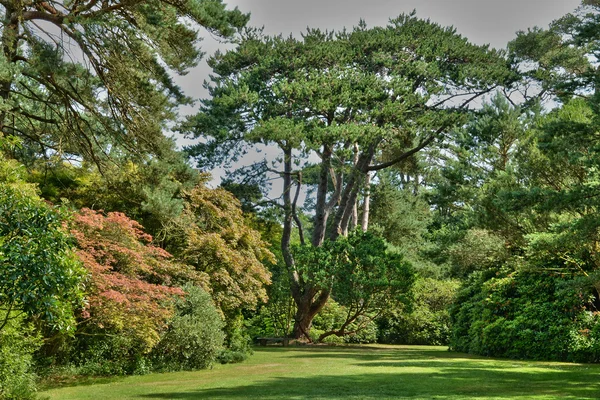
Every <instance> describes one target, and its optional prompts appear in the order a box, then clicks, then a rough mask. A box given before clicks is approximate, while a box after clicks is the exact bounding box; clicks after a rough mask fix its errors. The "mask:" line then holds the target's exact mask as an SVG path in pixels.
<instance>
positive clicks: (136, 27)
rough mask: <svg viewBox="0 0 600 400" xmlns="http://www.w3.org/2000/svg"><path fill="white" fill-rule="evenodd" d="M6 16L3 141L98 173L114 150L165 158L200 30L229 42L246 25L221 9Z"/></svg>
mask: <svg viewBox="0 0 600 400" xmlns="http://www.w3.org/2000/svg"><path fill="white" fill-rule="evenodd" d="M0 10H2V11H3V22H2V24H1V26H0V32H1V33H0V48H1V51H0V71H1V72H0V134H2V135H13V136H18V137H20V138H22V139H23V141H24V143H25V145H26V146H25V149H26V150H30V151H31V152H32V153H33V155H34V156H39V155H40V154H41V155H46V156H47V155H49V154H53V155H56V154H58V155H61V156H63V157H72V156H77V157H81V156H83V157H85V158H88V159H90V160H93V161H94V162H96V163H99V162H101V161H102V160H103V158H104V157H105V156H107V155H108V154H109V153H110V152H114V151H115V150H116V149H120V150H121V151H123V150H126V151H129V152H130V153H134V154H135V153H138V152H152V153H155V154H157V153H158V154H159V153H160V147H161V144H162V143H163V136H162V131H163V129H164V128H165V127H166V125H167V124H168V123H169V122H170V121H173V120H174V118H175V117H176V108H177V106H179V105H181V104H185V103H188V102H189V101H190V99H189V98H187V97H186V96H185V95H184V94H183V92H182V91H181V90H180V88H179V87H177V85H175V84H174V82H173V80H172V75H173V74H185V73H186V71H187V70H188V69H189V68H190V67H192V66H194V65H195V64H196V63H197V62H198V60H199V58H200V56H201V54H202V53H201V52H200V50H199V49H198V46H197V43H198V41H199V40H200V38H199V36H198V30H197V29H198V28H199V27H204V28H206V29H207V30H208V31H209V32H211V33H214V34H216V35H218V36H221V37H230V36H232V35H233V33H234V32H235V30H236V28H239V27H242V26H244V25H245V23H246V22H247V19H248V15H244V14H242V13H241V12H240V11H239V10H237V9H235V10H227V9H226V8H225V5H224V4H223V2H222V1H221V0H182V1H162V0H152V1H142V0H133V1H125V0H123V1H121V0H107V1H102V2H99V1H96V0H83V1H81V0H75V1H62V0H49V1H32V2H23V1H17V0H3V1H1V2H0ZM21 155H23V154H21Z"/></svg>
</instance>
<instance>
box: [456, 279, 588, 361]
mask: <svg viewBox="0 0 600 400" xmlns="http://www.w3.org/2000/svg"><path fill="white" fill-rule="evenodd" d="M589 295H590V292H589V291H585V290H582V289H581V288H578V287H576V286H573V285H569V284H567V283H566V281H565V276H563V275H562V274H556V273H552V272H544V271H540V270H532V271H526V270H521V271H511V270H510V269H503V270H500V271H498V272H497V273H488V274H487V275H485V274H481V273H478V274H474V275H473V276H472V277H471V278H470V280H469V283H468V284H466V285H465V287H464V288H463V289H462V290H461V291H460V292H459V294H458V296H457V300H456V303H455V306H454V307H453V309H452V311H451V317H452V322H453V333H452V340H451V347H452V348H453V349H454V350H457V351H464V352H470V353H475V354H483V355H488V356H499V357H509V358H526V359H544V360H548V359H550V360H568V361H587V362H595V361H598V359H597V349H598V347H597V346H594V345H593V344H592V343H593V342H595V341H596V340H597V339H596V337H594V336H593V335H594V334H595V332H591V331H590V330H588V329H589V328H590V327H593V325H588V326H586V327H582V325H581V324H582V322H585V321H587V322H588V324H589V323H590V322H591V321H590V320H589V313H588V312H587V311H586V310H585V308H586V305H587V302H588V300H589ZM579 329H581V332H580V331H579ZM594 329H595V330H597V328H594ZM590 333H591V337H590ZM588 339H589V340H588ZM586 342H587V344H588V346H587V347H586V345H584V343H586ZM586 350H587V351H586Z"/></svg>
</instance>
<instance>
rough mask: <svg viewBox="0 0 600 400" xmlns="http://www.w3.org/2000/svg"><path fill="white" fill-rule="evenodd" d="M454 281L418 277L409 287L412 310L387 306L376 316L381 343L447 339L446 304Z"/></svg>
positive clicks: (450, 299)
mask: <svg viewBox="0 0 600 400" xmlns="http://www.w3.org/2000/svg"><path fill="white" fill-rule="evenodd" d="M458 286H459V283H458V282H457V281H444V280H437V279H433V278H420V279H418V280H417V281H416V282H415V285H414V287H413V292H414V304H413V307H412V310H406V309H396V310H390V311H389V312H388V313H387V314H386V315H385V316H384V317H382V318H379V319H378V321H377V323H378V327H379V338H378V340H379V341H380V342H381V343H394V344H422V345H445V344H448V342H449V341H450V315H449V307H450V305H451V304H452V302H453V300H454V296H455V294H456V291H457V289H458Z"/></svg>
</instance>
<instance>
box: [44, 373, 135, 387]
mask: <svg viewBox="0 0 600 400" xmlns="http://www.w3.org/2000/svg"><path fill="white" fill-rule="evenodd" d="M125 378H126V377H125V376H85V375H77V376H72V375H53V376H46V377H43V378H42V380H41V382H40V390H50V389H56V388H64V387H73V386H90V385H103V384H107V383H116V382H121V381H123V380H125Z"/></svg>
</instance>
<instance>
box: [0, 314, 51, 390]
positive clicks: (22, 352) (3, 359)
mask: <svg viewBox="0 0 600 400" xmlns="http://www.w3.org/2000/svg"><path fill="white" fill-rule="evenodd" d="M0 317H2V318H1V319H0V325H1V324H3V322H4V317H5V315H0ZM11 318H14V319H11V320H9V321H8V322H7V324H6V325H5V326H4V328H2V329H1V330H0V399H2V400H9V399H30V398H33V397H35V391H36V385H35V380H36V379H35V378H36V376H35V374H34V373H33V372H32V366H33V353H34V352H35V351H36V350H37V349H38V348H39V347H40V346H41V344H42V342H41V339H40V337H39V336H38V334H37V333H35V331H34V330H33V329H32V327H31V326H29V325H28V324H26V323H24V322H23V320H22V318H18V317H16V316H15V315H12V316H11Z"/></svg>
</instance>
